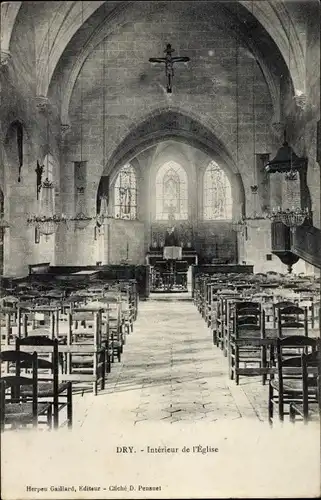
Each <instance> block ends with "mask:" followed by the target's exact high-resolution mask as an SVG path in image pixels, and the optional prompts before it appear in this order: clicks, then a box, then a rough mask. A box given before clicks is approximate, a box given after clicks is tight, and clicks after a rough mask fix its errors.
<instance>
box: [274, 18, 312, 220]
mask: <svg viewBox="0 0 321 500" xmlns="http://www.w3.org/2000/svg"><path fill="white" fill-rule="evenodd" d="M290 35H291V20H290V18H289V27H288V43H289V61H288V68H289V72H290V68H291V37H290ZM307 165H308V160H307V158H300V157H299V156H297V155H296V153H295V152H294V151H293V149H292V147H291V146H290V145H289V143H288V141H287V137H286V130H284V140H283V145H282V146H281V147H280V148H279V150H278V152H277V153H276V156H275V157H274V159H273V160H271V161H269V162H268V163H267V164H266V166H265V171H266V173H267V174H270V175H274V176H276V175H277V174H279V177H280V179H279V182H280V183H281V186H282V193H281V201H280V205H279V204H278V203H277V204H276V203H274V206H273V205H272V210H271V211H270V213H268V214H267V217H268V218H269V219H271V221H272V222H282V223H283V224H285V225H286V226H287V227H290V228H291V229H293V230H294V229H295V228H296V227H298V226H302V224H303V223H304V222H305V221H306V220H307V219H311V218H312V213H311V211H310V210H309V208H308V207H307V206H303V204H302V202H301V194H302V186H301V181H302V179H303V174H305V173H306V169H307Z"/></svg>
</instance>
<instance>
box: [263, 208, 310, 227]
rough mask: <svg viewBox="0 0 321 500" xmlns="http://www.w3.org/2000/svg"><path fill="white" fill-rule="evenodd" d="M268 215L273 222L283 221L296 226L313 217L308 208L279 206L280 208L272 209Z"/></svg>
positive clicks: (286, 224)
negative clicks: (283, 208) (284, 207)
mask: <svg viewBox="0 0 321 500" xmlns="http://www.w3.org/2000/svg"><path fill="white" fill-rule="evenodd" d="M267 216H268V218H269V219H271V221H272V222H282V223H283V224H285V226H287V227H290V228H295V227H298V226H302V224H303V223H304V222H305V220H306V219H309V218H310V217H311V212H310V210H309V209H308V208H298V207H297V208H295V207H292V209H289V208H288V209H286V210H282V209H281V207H278V209H275V208H274V209H272V212H270V213H269V214H268V215H267Z"/></svg>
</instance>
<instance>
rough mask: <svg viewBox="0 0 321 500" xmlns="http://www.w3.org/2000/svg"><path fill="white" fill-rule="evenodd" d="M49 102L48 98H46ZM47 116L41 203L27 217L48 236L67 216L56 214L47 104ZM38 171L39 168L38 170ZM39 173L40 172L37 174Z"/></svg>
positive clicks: (48, 31) (48, 33) (48, 43)
mask: <svg viewBox="0 0 321 500" xmlns="http://www.w3.org/2000/svg"><path fill="white" fill-rule="evenodd" d="M49 35H50V25H49V22H48V30H47V52H48V54H47V74H48V89H49V83H50V75H49V67H50V66H49V57H50V40H49ZM46 102H47V99H46ZM45 111H46V118H47V129H46V131H47V148H48V153H47V155H46V165H45V168H46V177H45V180H44V182H42V183H41V182H40V183H39V184H38V183H37V199H38V197H39V192H40V200H39V201H40V203H39V205H38V206H39V210H38V213H37V214H35V215H31V216H29V217H28V218H27V223H28V224H30V225H34V226H35V227H36V228H37V230H38V231H39V233H40V234H43V235H45V236H46V239H48V236H50V235H52V234H54V233H55V232H56V231H57V228H58V226H59V224H60V223H62V222H63V223H65V222H66V220H67V219H66V217H65V216H64V214H61V215H59V214H56V213H55V187H54V183H53V182H52V180H51V177H52V171H51V169H50V168H49V159H50V155H49V150H50V129H49V109H48V106H45ZM36 173H37V170H36ZM37 175H38V174H37Z"/></svg>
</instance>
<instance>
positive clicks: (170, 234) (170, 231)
mask: <svg viewBox="0 0 321 500" xmlns="http://www.w3.org/2000/svg"><path fill="white" fill-rule="evenodd" d="M168 222H169V226H168V227H167V230H166V233H165V245H164V246H165V247H178V246H179V241H178V235H177V232H176V229H175V216H174V213H173V211H171V212H170V213H169V214H168Z"/></svg>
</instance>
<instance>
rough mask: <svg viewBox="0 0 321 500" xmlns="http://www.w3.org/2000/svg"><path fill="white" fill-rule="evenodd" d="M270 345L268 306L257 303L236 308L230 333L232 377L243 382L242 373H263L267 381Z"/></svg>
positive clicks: (245, 374)
mask: <svg viewBox="0 0 321 500" xmlns="http://www.w3.org/2000/svg"><path fill="white" fill-rule="evenodd" d="M236 305H237V306H239V305H241V303H240V304H236ZM257 305H258V304H257ZM267 349H268V342H267V339H266V336H265V312H264V310H263V311H262V310H261V308H260V307H253V306H252V307H244V308H240V309H239V310H238V309H236V311H235V315H234V318H233V329H232V331H231V333H230V336H229V368H230V378H231V379H232V380H233V379H235V382H236V384H239V379H240V376H241V375H243V376H258V375H261V376H262V383H263V385H264V384H265V383H266V379H267V375H268V368H269V366H268V363H267ZM249 365H250V366H249Z"/></svg>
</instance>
